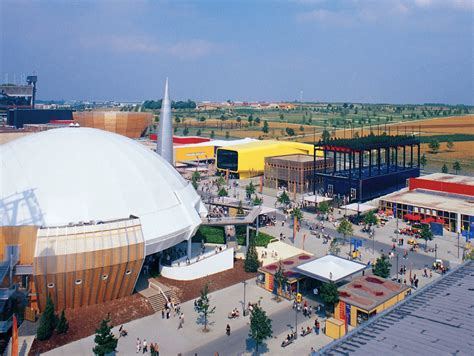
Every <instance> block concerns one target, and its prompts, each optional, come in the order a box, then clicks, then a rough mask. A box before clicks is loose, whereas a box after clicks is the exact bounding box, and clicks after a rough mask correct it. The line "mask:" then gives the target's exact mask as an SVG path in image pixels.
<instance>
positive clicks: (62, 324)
mask: <svg viewBox="0 0 474 356" xmlns="http://www.w3.org/2000/svg"><path fill="white" fill-rule="evenodd" d="M68 329H69V323H68V321H67V319H66V314H65V313H64V310H63V311H62V313H61V316H60V317H59V321H58V325H57V326H56V331H57V332H58V334H65V333H66V332H67V331H68Z"/></svg>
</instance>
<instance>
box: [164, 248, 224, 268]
mask: <svg viewBox="0 0 474 356" xmlns="http://www.w3.org/2000/svg"><path fill="white" fill-rule="evenodd" d="M226 249H227V246H226V245H222V246H220V249H219V250H214V251H208V252H205V253H203V254H200V255H198V256H196V257H192V258H191V259H189V262H188V258H187V256H184V257H181V258H178V259H177V260H174V261H172V262H171V265H170V266H168V267H181V266H189V265H192V264H193V263H196V262H199V261H202V260H205V259H206V258H209V257H212V256H215V255H217V254H219V253H221V252H224V251H225V250H226Z"/></svg>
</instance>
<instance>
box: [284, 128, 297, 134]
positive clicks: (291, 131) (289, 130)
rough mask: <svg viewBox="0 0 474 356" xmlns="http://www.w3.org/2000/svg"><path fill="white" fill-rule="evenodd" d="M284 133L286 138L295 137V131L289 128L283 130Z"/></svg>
mask: <svg viewBox="0 0 474 356" xmlns="http://www.w3.org/2000/svg"><path fill="white" fill-rule="evenodd" d="M285 132H286V134H287V135H288V136H294V135H295V130H293V129H292V128H291V127H287V128H286V129H285Z"/></svg>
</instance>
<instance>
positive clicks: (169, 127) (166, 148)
mask: <svg viewBox="0 0 474 356" xmlns="http://www.w3.org/2000/svg"><path fill="white" fill-rule="evenodd" d="M156 153H158V154H159V155H160V156H161V157H163V158H164V159H165V160H166V161H168V163H169V164H171V165H173V122H172V121H171V102H170V96H169V93H168V78H166V83H165V94H164V95H163V100H162V101H161V111H160V123H159V125H158V135H157V143H156Z"/></svg>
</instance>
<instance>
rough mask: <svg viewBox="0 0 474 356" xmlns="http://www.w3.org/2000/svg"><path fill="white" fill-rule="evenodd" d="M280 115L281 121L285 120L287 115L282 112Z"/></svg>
mask: <svg viewBox="0 0 474 356" xmlns="http://www.w3.org/2000/svg"><path fill="white" fill-rule="evenodd" d="M279 117H280V120H281V121H283V120H284V119H285V115H283V113H280V115H279Z"/></svg>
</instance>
